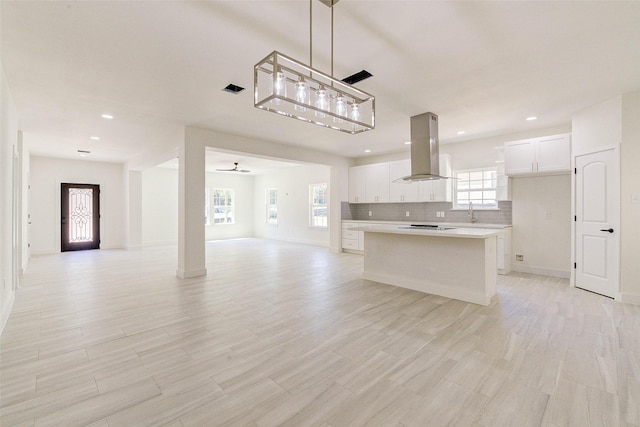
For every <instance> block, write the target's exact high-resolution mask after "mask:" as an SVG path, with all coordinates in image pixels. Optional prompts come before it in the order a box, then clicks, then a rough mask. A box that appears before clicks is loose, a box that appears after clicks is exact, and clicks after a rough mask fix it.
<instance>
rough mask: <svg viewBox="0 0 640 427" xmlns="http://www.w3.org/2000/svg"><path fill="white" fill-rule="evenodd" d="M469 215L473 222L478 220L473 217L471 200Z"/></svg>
mask: <svg viewBox="0 0 640 427" xmlns="http://www.w3.org/2000/svg"><path fill="white" fill-rule="evenodd" d="M467 216H468V217H469V218H470V220H471V223H472V224H473V223H474V222H476V219H475V218H474V217H473V202H469V212H468V213H467Z"/></svg>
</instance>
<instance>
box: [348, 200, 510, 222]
mask: <svg viewBox="0 0 640 427" xmlns="http://www.w3.org/2000/svg"><path fill="white" fill-rule="evenodd" d="M451 206H452V204H451V203H450V202H423V203H349V202H342V205H341V208H342V219H343V220H359V221H416V222H470V221H469V213H468V212H467V211H466V210H454V211H452V210H451ZM498 208H499V210H474V211H473V216H474V218H476V220H477V222H480V223H485V224H511V202H498ZM369 212H371V216H369ZM407 212H409V216H407ZM437 212H444V215H445V216H444V218H441V217H437V216H436V213H437Z"/></svg>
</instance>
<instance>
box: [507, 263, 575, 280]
mask: <svg viewBox="0 0 640 427" xmlns="http://www.w3.org/2000/svg"><path fill="white" fill-rule="evenodd" d="M511 271H517V272H519V273H529V274H539V275H541V276H551V277H561V278H563V279H568V278H569V277H571V271H569V270H554V269H551V268H539V267H529V266H527V265H518V264H515V263H514V264H511Z"/></svg>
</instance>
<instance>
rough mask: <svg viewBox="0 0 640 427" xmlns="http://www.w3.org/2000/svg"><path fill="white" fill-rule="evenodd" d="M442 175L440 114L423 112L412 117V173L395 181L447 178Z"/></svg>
mask: <svg viewBox="0 0 640 427" xmlns="http://www.w3.org/2000/svg"><path fill="white" fill-rule="evenodd" d="M447 178H448V177H446V176H440V150H439V148H438V116H437V115H435V114H433V113H423V114H419V115H417V116H413V117H411V175H409V176H404V177H402V178H398V179H396V180H394V181H393V182H414V181H428V180H432V179H447Z"/></svg>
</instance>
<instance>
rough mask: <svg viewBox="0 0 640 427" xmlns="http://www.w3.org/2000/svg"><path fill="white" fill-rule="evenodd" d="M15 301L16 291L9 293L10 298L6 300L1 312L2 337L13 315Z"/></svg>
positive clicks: (0, 332) (0, 330)
mask: <svg viewBox="0 0 640 427" xmlns="http://www.w3.org/2000/svg"><path fill="white" fill-rule="evenodd" d="M15 300H16V293H15V291H13V290H12V291H9V297H8V298H7V299H6V300H5V303H4V306H3V307H2V308H1V310H2V312H0V335H2V331H4V327H5V325H6V324H7V321H8V320H9V315H10V314H11V310H12V309H13V302H14V301H15Z"/></svg>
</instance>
